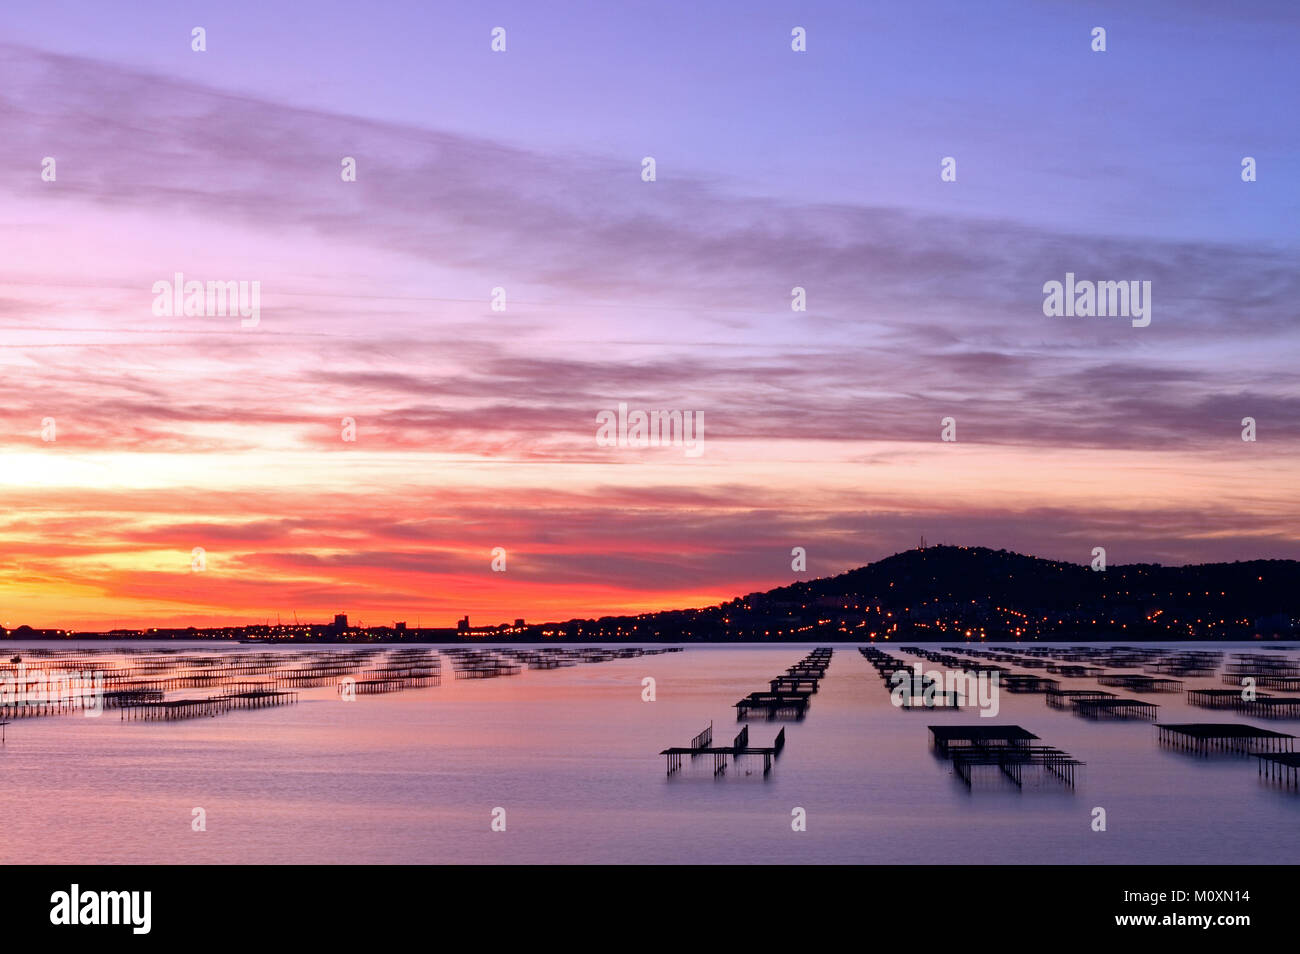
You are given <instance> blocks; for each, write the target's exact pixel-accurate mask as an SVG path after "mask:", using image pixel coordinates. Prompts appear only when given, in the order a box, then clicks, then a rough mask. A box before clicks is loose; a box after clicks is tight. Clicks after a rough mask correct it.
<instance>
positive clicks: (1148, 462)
mask: <svg viewBox="0 0 1300 954" xmlns="http://www.w3.org/2000/svg"><path fill="white" fill-rule="evenodd" d="M1141 6H1142V9H1140V10H1139V9H1133V8H1132V7H1133V5H1130V4H1127V3H1091V4H1087V3H1084V4H1070V5H1066V4H1054V3H1034V2H1025V3H997V2H994V3H987V4H978V5H976V4H970V3H968V2H960V3H939V2H933V3H926V2H917V3H906V4H903V3H897V4H895V3H889V4H886V3H860V2H857V3H848V2H842V3H830V2H827V3H772V2H747V3H738V2H737V3H729V2H723V3H711V4H707V5H698V4H684V3H672V2H669V3H653V4H650V3H619V4H617V5H608V4H597V3H577V2H572V3H563V2H558V3H547V4H533V3H494V2H484V3H474V4H469V3H461V4H450V3H446V4H430V3H402V2H389V3H376V4H373V5H370V6H368V7H359V6H358V5H356V4H351V3H336V2H321V3H317V4H313V5H312V7H311V10H310V12H309V13H308V14H304V13H303V11H302V8H301V7H300V6H295V5H294V4H289V3H276V2H270V3H268V2H258V3H250V2H243V0H225V2H222V3H220V4H216V3H213V4H184V3H164V2H151V0H142V2H137V3H132V4H129V5H112V6H110V5H104V4H99V3H92V2H58V0H54V2H45V3H42V4H38V5H35V4H27V5H15V4H9V5H5V6H4V7H3V8H0V242H3V254H2V255H0V372H2V374H0V506H2V509H0V625H5V626H9V627H14V626H17V625H20V624H23V623H26V624H29V625H33V626H38V627H67V628H109V627H120V626H138V625H158V626H161V625H200V626H202V625H218V624H238V623H248V622H263V621H266V620H267V619H270V620H272V621H273V620H274V619H275V618H276V617H277V615H278V616H279V617H280V618H282V619H285V620H287V619H290V618H292V617H293V616H294V615H295V614H296V616H297V618H298V619H299V620H302V621H314V622H319V621H323V620H326V619H328V618H330V617H332V615H333V614H334V613H336V612H346V613H348V614H349V616H350V618H351V619H352V620H353V621H354V622H356V621H358V620H359V621H360V622H362V623H365V624H370V625H385V624H388V623H390V622H392V621H394V620H406V621H408V622H409V623H410V624H411V625H415V624H416V622H417V621H418V622H419V623H421V624H422V625H425V626H430V625H433V626H445V625H451V624H452V623H453V622H454V621H455V619H456V618H458V617H459V616H461V615H464V614H469V615H470V618H471V621H472V622H474V623H475V624H478V623H496V622H500V621H508V620H512V619H515V618H518V617H524V618H526V619H529V620H543V619H547V620H551V619H567V618H570V617H575V616H599V615H604V614H610V613H621V612H631V611H643V610H652V609H662V608H673V607H683V606H695V605H708V604H711V603H717V602H719V601H722V600H725V599H730V598H732V597H733V596H736V595H738V594H743V593H747V592H752V591H754V590H759V589H766V588H769V587H772V586H777V585H781V584H784V583H788V582H790V581H791V580H792V579H806V578H810V577H814V576H824V575H829V574H834V573H839V572H842V571H844V570H846V569H849V568H852V567H854V566H859V565H862V564H864V563H867V562H870V561H872V560H876V559H880V558H882V557H884V556H887V555H889V554H891V553H894V552H897V551H899V550H903V549H906V548H909V547H912V546H915V545H916V544H917V543H918V542H919V540H920V537H921V536H922V535H924V536H925V537H926V539H927V540H928V541H930V542H951V543H958V544H964V545H978V546H988V547H994V548H1008V549H1014V550H1019V551H1021V552H1026V553H1031V554H1035V555H1039V556H1044V557H1050V558H1053V559H1063V560H1070V561H1074V562H1080V563H1088V562H1090V560H1091V558H1092V549H1093V548H1094V547H1096V546H1104V547H1105V548H1106V550H1107V558H1108V561H1109V562H1110V563H1130V562H1139V561H1157V562H1163V563H1199V562H1210V561H1219V560H1236V559H1253V558H1300V532H1298V531H1297V521H1296V509H1297V508H1296V503H1297V493H1296V489H1295V485H1296V481H1295V474H1296V464H1297V463H1298V462H1300V453H1298V444H1297V438H1300V413H1298V412H1300V388H1298V387H1297V385H1296V377H1295V372H1294V368H1295V355H1296V345H1297V343H1300V331H1298V330H1297V328H1298V325H1297V317H1298V315H1297V309H1298V307H1300V306H1298V305H1297V303H1298V302H1300V270H1297V267H1296V265H1297V251H1298V250H1300V240H1298V238H1297V226H1296V223H1297V222H1300V188H1298V187H1297V182H1300V149H1298V148H1297V145H1298V143H1297V139H1298V135H1297V116H1300V108H1297V107H1298V106H1300V102H1298V100H1300V61H1297V58H1296V57H1295V56H1294V50H1295V49H1297V48H1300V8H1297V7H1296V6H1295V5H1294V4H1293V3H1284V2H1278V3H1267V2H1259V0H1246V2H1242V3H1238V4H1235V5H1233V7H1232V8H1231V11H1230V12H1229V13H1225V12H1224V8H1222V5H1220V4H1217V3H1209V2H1204V3H1201V2H1181V3H1150V4H1143V5H1141ZM195 27H202V28H203V29H204V31H205V42H206V49H204V50H203V51H195V50H194V49H192V30H193V29H194V28H195ZM496 27H501V28H503V29H504V30H505V50H504V51H501V52H497V51H494V50H493V49H492V31H493V29H494V28H496ZM796 27H802V28H803V30H804V32H805V36H806V49H805V50H803V51H796V50H794V49H792V30H794V29H795V28H796ZM1096 27H1102V28H1104V29H1105V31H1106V34H1105V40H1106V49H1105V51H1104V52H1102V51H1096V50H1094V49H1093V48H1092V47H1093V45H1094V39H1093V30H1094V28H1096ZM47 157H49V158H52V159H53V160H54V177H53V179H52V181H51V180H49V178H48V176H47V175H43V173H44V172H45V171H46V159H47ZM344 157H350V158H352V159H354V160H355V164H356V177H355V181H344V177H343V175H342V174H341V168H342V164H343V159H344ZM645 157H653V159H654V162H655V178H654V181H645V180H644V178H643V168H644V165H643V160H644V159H645ZM945 157H951V158H953V159H954V160H955V168H956V178H955V181H944V180H943V178H942V177H941V171H942V160H943V159H944V158H945ZM1244 157H1251V158H1252V159H1253V160H1254V166H1255V171H1256V176H1255V180H1254V181H1249V182H1247V181H1243V176H1242V161H1243V158H1244ZM1067 272H1068V273H1073V274H1075V275H1076V277H1077V278H1078V279H1079V280H1093V281H1138V282H1148V281H1149V282H1150V283H1151V285H1150V287H1151V321H1150V324H1149V325H1147V326H1146V327H1135V326H1133V324H1132V323H1131V322H1130V321H1129V320H1128V319H1127V318H1115V317H1061V316H1053V317H1049V316H1047V315H1045V314H1044V307H1043V304H1044V297H1045V296H1044V290H1043V289H1044V284H1045V283H1046V282H1050V281H1064V280H1065V276H1066V273H1067ZM176 273H182V274H183V275H184V276H185V278H186V280H197V281H201V282H208V281H213V282H216V281H220V282H226V281H235V282H239V281H243V282H247V283H251V282H257V283H258V288H259V290H260V299H259V312H258V320H257V323H256V325H252V326H248V327H246V326H245V323H244V322H241V320H240V317H239V316H231V315H215V314H191V315H184V314H178V315H166V314H158V313H157V311H158V309H157V308H155V298H156V295H155V291H154V289H155V283H158V282H160V281H172V280H173V276H174V275H175V274H176ZM795 287H799V288H802V289H804V290H805V294H806V310H805V311H795V310H794V309H793V308H792V289H794V288H795ZM494 289H503V290H504V302H505V306H504V310H496V309H494V308H493V296H494V294H498V298H499V293H494V291H493V290H494ZM499 304H500V302H499V301H498V305H499ZM621 403H622V404H627V405H628V406H629V407H630V408H632V409H644V410H647V411H649V410H670V409H677V410H683V411H691V412H692V413H693V414H695V415H697V416H699V417H700V418H702V420H703V426H704V431H703V435H704V439H703V443H702V444H701V448H702V452H700V453H698V454H688V453H685V452H684V449H683V448H681V447H645V448H642V447H629V446H613V447H611V446H604V445H603V444H602V443H601V442H600V441H598V440H597V415H598V413H599V412H601V411H602V410H616V409H617V408H618V406H619V405H620V404H621ZM947 417H951V418H953V419H955V421H956V438H957V439H956V440H955V441H946V440H943V439H942V436H943V435H942V431H943V428H942V426H941V421H942V420H943V419H944V418H947ZM1245 417H1251V418H1253V419H1254V420H1255V422H1256V425H1255V426H1256V437H1257V439H1256V440H1255V441H1244V440H1242V431H1243V425H1242V419H1243V418H1245ZM344 419H350V420H351V421H353V422H354V423H355V440H345V439H344V437H345V436H347V435H346V434H345V430H346V428H345V426H344V423H343V422H344ZM949 436H951V431H950V432H949ZM794 547H803V548H804V549H805V550H806V553H807V558H806V568H805V569H803V570H795V569H792V557H791V551H792V548H794ZM195 548H202V551H203V560H202V562H201V564H200V566H201V568H200V569H196V558H195V556H194V551H195ZM495 548H502V549H504V551H505V564H504V570H501V569H500V567H501V561H500V560H499V559H498V560H497V561H496V562H497V569H494V568H493V560H494V557H493V551H494V549H495Z"/></svg>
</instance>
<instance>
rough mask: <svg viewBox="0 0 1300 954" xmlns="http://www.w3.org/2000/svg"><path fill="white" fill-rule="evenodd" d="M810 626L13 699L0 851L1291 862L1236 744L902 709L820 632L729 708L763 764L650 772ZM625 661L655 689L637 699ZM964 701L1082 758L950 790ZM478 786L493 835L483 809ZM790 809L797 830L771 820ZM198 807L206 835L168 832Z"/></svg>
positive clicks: (1008, 709)
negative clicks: (497, 827)
mask: <svg viewBox="0 0 1300 954" xmlns="http://www.w3.org/2000/svg"><path fill="white" fill-rule="evenodd" d="M1129 645H1132V644H1129ZM1166 645H1167V644H1166ZM22 648H23V647H22V644H17V645H16V646H15V649H17V650H20V651H21V649H22ZM61 648H62V647H61ZM145 648H148V646H147V645H146V646H145ZM259 648H260V647H259ZM809 648H810V647H809V646H803V645H784V646H780V647H755V648H732V647H704V648H696V647H692V648H689V649H687V650H686V651H685V652H681V653H670V654H665V655H659V656H651V657H642V658H637V659H627V660H615V661H611V662H604V663H596V664H590V665H580V666H577V667H574V668H567V669H559V670H552V671H530V670H525V671H524V672H523V673H522V674H520V675H518V676H509V677H503V678H498V679H488V680H462V681H458V680H456V679H454V678H452V675H453V674H452V671H451V667H450V666H449V665H447V664H446V661H444V674H443V684H442V685H441V686H440V687H438V688H429V689H418V690H407V691H405V692H399V693H394V694H390V695H381V696H359V697H358V698H357V700H356V701H355V702H350V703H344V702H341V701H340V700H339V698H338V695H337V693H336V691H335V690H334V689H332V688H330V689H312V690H305V691H303V692H302V696H301V698H302V702H300V703H299V704H298V705H297V706H288V707H283V708H277V709H266V710H261V711H252V712H231V713H229V714H226V715H223V716H221V717H219V718H209V719H195V720H188V721H180V722H172V723H149V722H144V723H140V722H131V723H123V722H121V721H119V718H118V714H117V713H116V712H114V711H111V710H110V711H106V712H105V713H104V715H103V716H102V717H101V718H98V719H87V718H84V717H83V716H82V715H79V714H77V715H69V716H62V717H55V718H40V719H27V720H16V721H15V722H13V724H11V725H10V726H9V727H8V741H7V743H6V744H5V746H4V747H3V749H2V750H0V776H2V777H3V780H4V783H3V785H2V786H0V862H3V863H6V864H13V863H93V864H100V863H117V862H122V863H135V864H142V863H205V864H206V863H221V864H235V863H244V864H248V863H291V862H305V863H350V862H400V863H427V862H433V863H438V862H456V863H478V862H505V863H510V862H515V863H532V862H640V863H646V862H651V863H658V862H704V863H709V862H733V863H751V862H770V861H784V862H868V863H919V864H974V863H989V862H1036V863H1068V864H1108V863H1121V862H1125V863H1143V862H1145V863H1165V862H1172V863H1241V864H1258V863H1267V862H1274V863H1279V862H1292V861H1294V860H1295V857H1296V849H1297V847H1300V835H1298V834H1297V831H1300V795H1297V794H1295V793H1294V792H1292V793H1287V792H1286V791H1284V790H1281V789H1277V788H1274V787H1270V786H1269V785H1267V784H1265V783H1262V782H1261V781H1260V779H1259V778H1258V776H1257V774H1256V767H1255V760H1254V759H1253V758H1245V757H1237V758H1225V759H1212V760H1207V759H1197V758H1194V757H1192V756H1188V755H1181V754H1177V753H1174V752H1169V751H1165V750H1162V749H1160V748H1159V747H1157V745H1156V737H1155V736H1156V730H1155V729H1154V728H1153V727H1152V726H1151V724H1150V723H1143V722H1096V723H1094V722H1087V721H1084V720H1082V719H1079V718H1077V717H1075V716H1073V715H1071V714H1069V713H1068V712H1060V711H1057V710H1054V709H1050V708H1048V707H1047V706H1046V705H1045V704H1044V702H1043V697H1042V696H1041V695H1015V694H1011V693H1006V692H1003V693H1001V695H1000V702H1001V709H1002V711H1001V713H1000V715H999V717H998V718H996V719H985V720H981V719H980V718H979V717H978V715H977V713H976V710H963V711H961V712H956V711H951V710H950V711H947V712H942V711H941V712H937V713H936V712H930V713H926V712H920V711H917V712H908V711H901V710H898V709H895V708H894V707H893V706H892V705H891V704H890V702H889V695H888V692H887V691H886V688H885V686H884V684H883V683H882V682H881V680H880V679H879V677H878V676H877V675H876V673H875V670H874V669H873V668H872V667H871V666H869V665H868V663H867V661H866V660H865V659H863V658H862V657H861V656H860V655H859V654H858V652H857V650H856V647H853V646H848V647H843V648H839V647H837V648H836V651H835V656H834V659H833V660H832V662H831V666H830V669H829V670H828V671H827V675H826V679H825V681H824V682H823V683H822V688H821V691H820V692H819V693H818V694H817V695H816V696H815V697H814V700H813V704H812V708H811V710H810V712H809V715H808V717H807V719H806V720H804V721H803V722H776V723H768V722H764V721H761V720H760V721H755V722H752V723H751V728H750V736H751V744H754V745H767V744H770V741H771V739H772V737H773V736H774V735H775V733H776V730H777V729H778V728H779V727H780V726H781V725H784V726H786V736H787V745H786V749H785V752H784V754H783V755H782V756H781V758H780V760H779V761H778V763H777V765H776V767H775V769H774V770H773V772H772V774H771V776H769V777H768V778H767V779H763V778H762V776H761V766H760V771H759V772H758V773H756V774H754V775H752V776H745V775H744V774H743V773H739V774H738V773H736V772H735V771H734V770H729V774H728V776H727V777H726V778H724V779H721V780H715V779H714V778H713V777H712V774H711V764H712V763H711V760H710V759H707V758H705V759H700V760H698V762H697V765H696V768H695V771H694V772H693V773H692V772H691V771H690V770H689V769H687V774H686V775H685V776H684V777H674V778H673V779H671V780H669V779H665V777H664V760H663V758H662V757H660V756H659V755H657V753H658V751H659V750H660V749H662V748H665V747H667V746H669V745H685V744H686V743H687V742H688V740H689V739H690V738H691V736H693V735H695V734H696V733H697V732H699V731H700V730H701V729H702V728H703V727H704V726H705V725H707V724H708V722H709V721H710V720H713V722H714V724H715V741H717V742H719V743H726V742H729V741H730V739H731V737H732V736H733V735H734V734H735V732H736V731H738V726H737V724H736V722H735V715H734V710H733V709H732V708H731V706H732V703H734V702H735V701H736V700H737V699H738V698H740V697H741V696H743V695H745V694H747V693H749V692H751V691H754V690H758V689H765V688H766V686H767V681H768V680H769V679H770V678H772V677H774V676H776V675H779V674H780V673H782V672H784V670H785V669H786V667H787V666H790V665H792V664H793V663H795V662H796V661H798V660H799V659H801V658H802V657H803V656H804V655H805V654H806V653H807V652H808V649H809ZM881 648H884V649H887V650H888V651H890V652H894V653H895V654H898V650H897V648H896V647H892V646H890V645H889V644H883V645H882V646H881ZM930 648H937V647H934V646H931V647H930ZM1171 648H1172V647H1171ZM1194 648H1200V649H1205V648H1222V649H1224V650H1225V651H1228V652H1231V651H1233V650H1239V649H1241V648H1242V647H1240V646H1236V645H1232V644H1223V645H1222V646H1220V647H1207V646H1205V645H1204V644H1199V645H1197V646H1196V647H1194ZM201 651H202V652H205V653H211V652H214V651H216V650H215V649H214V647H213V646H211V645H210V644H204V645H202V647H201ZM227 651H236V650H235V649H234V647H230V648H229V649H228V650H227ZM1268 651H1270V652H1275V651H1278V650H1277V649H1276V648H1274V647H1270V648H1269V650H1268ZM904 658H905V659H906V660H907V661H908V662H911V661H914V658H913V657H910V656H904ZM927 668H933V667H932V665H930V664H927ZM1130 671H1131V670H1130ZM645 676H653V677H654V678H655V680H656V681H657V692H658V700H657V701H656V702H653V703H646V702H642V701H641V680H642V678H643V677H645ZM1185 683H1186V684H1187V685H1188V686H1190V687H1193V688H1194V687H1197V686H1212V685H1217V683H1216V682H1214V681H1212V680H1205V679H1187V680H1185ZM1063 685H1065V686H1066V687H1067V688H1097V685H1096V682H1095V680H1063ZM1113 691H1117V692H1119V693H1120V694H1121V695H1132V694H1131V693H1127V692H1126V691H1124V690H1113ZM1266 691H1267V690H1266ZM200 694H203V693H202V692H201V691H198V690H191V691H188V692H183V693H180V695H190V696H195V695H200ZM1140 698H1145V699H1147V700H1148V701H1154V702H1158V703H1160V705H1161V707H1162V708H1161V710H1160V713H1161V720H1162V721H1175V722H1179V721H1220V722H1228V721H1234V722H1235V721H1241V722H1250V723H1252V724H1255V725H1260V726H1264V727H1267V728H1273V729H1277V730H1280V731H1285V732H1296V733H1297V734H1300V720H1259V719H1246V718H1244V717H1242V716H1239V715H1237V714H1235V713H1226V712H1215V711H1212V710H1205V709H1196V708H1192V707H1188V706H1186V705H1185V704H1184V703H1183V702H1182V701H1181V698H1182V697H1181V696H1180V695H1170V694H1164V695H1158V696H1142V697H1140ZM981 721H983V722H988V723H1003V722H1011V723H1019V724H1021V725H1023V726H1025V727H1026V728H1027V729H1029V730H1030V731H1032V732H1036V733H1037V734H1038V735H1039V736H1041V737H1042V740H1043V741H1044V742H1045V743H1047V744H1051V745H1055V746H1058V747H1060V748H1063V749H1065V750H1066V751H1068V752H1069V753H1071V754H1072V755H1074V756H1075V757H1076V758H1080V759H1083V760H1085V761H1086V762H1087V763H1088V764H1087V766H1086V767H1085V768H1084V769H1083V770H1082V773H1083V774H1082V778H1081V780H1080V783H1079V785H1078V787H1077V788H1076V789H1075V790H1074V791H1073V792H1071V791H1069V790H1067V789H1063V788H1060V787H1057V786H1054V785H1044V786H1042V787H1038V788H1032V787H1030V786H1027V787H1026V790H1025V791H1017V790H1016V789H1014V787H1011V786H1009V785H1006V784H1002V783H1000V782H997V781H995V780H994V779H992V778H990V779H989V780H988V781H987V783H983V784H977V786H976V788H975V790H974V791H968V790H967V789H966V787H965V786H964V785H963V784H961V783H960V782H959V781H957V780H956V778H955V777H954V776H953V775H952V773H951V770H950V768H949V767H948V766H947V765H946V764H945V763H943V762H940V761H938V760H937V759H936V758H935V757H934V756H933V755H932V754H931V752H930V749H929V743H928V733H927V731H926V726H927V725H928V724H931V723H936V722H951V723H979V722H981ZM498 806H499V807H503V808H505V809H506V819H507V830H506V831H505V832H493V831H491V830H490V827H489V826H490V822H491V813H492V810H493V809H494V808H496V807H498ZM796 806H798V807H802V808H804V809H806V811H807V817H808V823H807V831H805V832H794V831H792V830H791V825H790V820H791V809H792V808H794V807H796ZM1094 806H1102V807H1104V808H1105V809H1106V811H1107V815H1108V830H1107V831H1106V832H1093V831H1092V830H1091V828H1090V820H1091V812H1092V808H1093V807H1094ZM195 807H202V808H204V809H205V810H206V813H207V831H204V832H195V831H192V830H191V819H192V809H193V808H195Z"/></svg>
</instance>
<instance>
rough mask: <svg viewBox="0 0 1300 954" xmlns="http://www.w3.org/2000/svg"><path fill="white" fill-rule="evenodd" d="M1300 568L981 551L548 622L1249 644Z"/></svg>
mask: <svg viewBox="0 0 1300 954" xmlns="http://www.w3.org/2000/svg"><path fill="white" fill-rule="evenodd" d="M1298 616H1300V563H1298V562H1296V561H1294V560H1251V561H1247V562H1239V563H1209V564H1202V565H1198V566H1181V567H1168V566H1160V565H1158V564H1143V563H1139V564H1129V565H1126V566H1110V567H1108V568H1107V569H1106V570H1104V571H1096V570H1093V569H1092V568H1091V567H1090V566H1088V565H1086V564H1074V563H1059V562H1056V561H1053V560H1043V559H1039V558H1037V557H1031V556H1025V555H1024V554H1020V553H1011V552H1009V551H1006V550H989V549H986V548H983V547H951V546H940V547H929V548H927V549H924V550H908V551H905V552H903V553H898V554H895V555H894V556H891V557H887V558H885V559H883V560H880V561H878V562H876V563H872V564H869V565H867V566H863V567H859V568H858V569H856V570H850V571H849V572H847V573H842V574H840V575H839V576H833V577H824V578H821V579H816V580H809V581H806V582H799V583H792V584H790V585H788V586H782V587H778V588H777V589H774V590H769V591H767V592H763V593H751V594H749V595H748V596H744V597H738V598H737V599H735V600H732V601H731V602H729V603H724V604H723V605H722V606H717V607H708V608H705V609H695V610H672V611H667V612H661V613H651V614H647V615H643V616H637V617H630V616H623V617H604V618H602V619H600V620H572V621H570V622H568V623H561V624H551V625H550V626H549V627H545V628H546V629H549V631H550V632H551V633H553V634H555V635H559V634H560V633H563V634H564V635H566V636H578V637H580V638H584V639H587V638H606V639H608V638H628V637H629V636H634V637H639V638H642V639H656V638H658V639H686V640H754V639H757V640H763V639H773V640H776V639H786V640H789V639H798V640H803V639H808V640H825V639H853V640H858V639H867V638H889V639H907V640H922V639H953V638H966V637H967V635H968V634H969V636H970V637H971V638H978V637H980V636H983V637H984V638H986V639H1033V638H1038V639H1119V640H1123V639H1131V640H1142V639H1252V638H1255V637H1256V636H1261V637H1266V638H1274V637H1278V636H1295V635H1297V617H1298Z"/></svg>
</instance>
